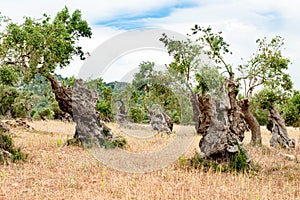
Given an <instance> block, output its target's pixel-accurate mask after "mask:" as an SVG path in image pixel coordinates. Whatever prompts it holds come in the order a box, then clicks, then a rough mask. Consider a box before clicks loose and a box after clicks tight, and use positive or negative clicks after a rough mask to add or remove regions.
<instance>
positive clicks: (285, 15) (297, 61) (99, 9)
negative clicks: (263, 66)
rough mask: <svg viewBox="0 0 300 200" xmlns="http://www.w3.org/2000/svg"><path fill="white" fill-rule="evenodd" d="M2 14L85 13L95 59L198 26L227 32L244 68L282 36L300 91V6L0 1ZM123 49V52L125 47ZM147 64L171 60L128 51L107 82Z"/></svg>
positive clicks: (291, 1)
mask: <svg viewBox="0 0 300 200" xmlns="http://www.w3.org/2000/svg"><path fill="white" fill-rule="evenodd" d="M0 3H1V7H0V12H1V13H2V15H5V16H8V17H10V18H11V19H12V20H14V21H20V22H21V21H22V18H23V16H30V17H33V18H37V19H38V18H41V17H42V14H43V13H47V14H49V15H51V16H53V17H54V16H55V14H56V13H57V12H59V11H60V10H61V9H62V8H64V7H65V6H67V7H68V8H69V10H70V11H74V10H75V9H80V10H81V12H82V15H83V18H84V19H85V20H87V21H88V23H89V25H90V26H91V28H92V32H93V36H92V38H91V39H83V40H81V41H80V44H81V45H82V46H83V49H84V50H85V51H88V52H90V53H91V55H92V56H93V52H95V49H96V48H97V47H99V46H100V47H101V45H103V43H105V42H106V41H110V40H111V38H113V37H118V36H119V35H120V34H123V33H126V32H130V31H136V30H143V29H148V28H157V29H166V30H171V31H175V32H178V33H180V34H183V35H185V34H186V33H191V31H190V29H191V28H192V27H193V26H194V25H195V24H198V25H200V26H209V25H210V26H211V27H212V28H213V30H216V31H222V32H223V35H224V39H225V40H226V41H227V43H229V44H230V50H231V51H232V52H233V55H232V56H230V57H228V58H226V59H227V60H228V62H230V63H232V64H233V66H237V65H238V64H243V63H244V62H245V61H243V60H241V58H243V59H244V60H248V59H249V58H250V57H251V55H252V54H253V53H255V51H256V44H255V41H256V39H258V38H262V37H267V38H272V37H275V36H277V35H279V36H282V37H283V38H284V39H285V46H284V47H285V49H284V50H283V54H284V55H285V56H286V57H288V58H290V60H291V64H290V66H289V74H290V75H291V77H292V80H293V82H294V88H295V89H297V90H300V68H299V65H300V57H299V47H300V35H299V33H300V26H299V23H300V13H299V8H300V1H298V0H288V1H287V0H276V1H274V0H264V1H261V0H151V1H150V0H144V1H141V0H126V1H121V0H110V1H94V0H85V1H82V0H68V1H67V0H65V1H64V0H60V1H55V3H54V1H53V0H52V1H50V0H43V1H37V0H35V1H34V0H26V1H21V0H18V1H16V0H10V1H7V0H0ZM120 48H121V47H120ZM142 61H153V62H155V63H156V64H157V65H161V66H163V65H165V64H167V63H168V62H170V61H171V58H170V57H169V56H168V54H167V53H166V52H164V51H161V50H157V49H138V50H136V51H128V52H125V53H123V54H122V55H120V56H118V57H117V58H116V59H114V60H113V61H112V62H111V63H110V64H109V66H108V67H107V68H105V70H104V72H103V74H102V76H103V77H104V80H105V81H115V80H117V81H119V80H123V79H124V77H128V75H127V73H129V72H131V71H134V70H136V68H137V67H138V65H139V63H141V62H142ZM83 65H84V62H83V61H79V60H78V59H74V61H73V62H72V63H71V65H70V66H68V67H67V68H65V69H63V70H58V71H57V72H58V73H60V74H62V75H64V76H71V75H75V76H78V74H79V73H80V70H81V69H82V66H83Z"/></svg>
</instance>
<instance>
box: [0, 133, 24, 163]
mask: <svg viewBox="0 0 300 200" xmlns="http://www.w3.org/2000/svg"><path fill="white" fill-rule="evenodd" d="M2 141H3V143H2V144H0V148H1V149H3V150H5V151H7V152H9V153H11V155H12V157H11V159H12V161H13V162H15V161H18V160H26V159H27V156H28V155H27V154H24V153H23V152H22V151H21V148H16V147H15V146H14V144H13V142H12V138H11V137H10V136H9V135H7V134H4V133H2Z"/></svg>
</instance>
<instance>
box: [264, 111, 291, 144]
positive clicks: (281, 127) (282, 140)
mask: <svg viewBox="0 0 300 200" xmlns="http://www.w3.org/2000/svg"><path fill="white" fill-rule="evenodd" d="M267 129H268V130H269V131H270V132H271V133H272V138H271V139H270V146H273V147H283V148H287V149H289V148H295V140H294V139H293V138H289V136H288V133H287V130H286V127H285V123H284V120H283V119H282V118H281V116H280V115H279V113H278V112H277V110H276V109H275V107H274V106H271V107H270V108H269V116H268V125H267Z"/></svg>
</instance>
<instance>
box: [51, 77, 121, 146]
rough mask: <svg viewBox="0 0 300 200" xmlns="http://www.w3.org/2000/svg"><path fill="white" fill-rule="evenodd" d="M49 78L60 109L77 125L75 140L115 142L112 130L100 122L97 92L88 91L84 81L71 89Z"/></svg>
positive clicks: (79, 81) (76, 83)
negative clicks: (97, 108)
mask: <svg viewBox="0 0 300 200" xmlns="http://www.w3.org/2000/svg"><path fill="white" fill-rule="evenodd" d="M47 78H48V80H49V81H50V82H51V86H52V90H53V92H54V94H55V99H56V101H57V102H58V105H59V108H60V109H61V110H62V111H63V112H66V113H68V114H70V115H71V117H72V118H73V120H74V122H75V123H76V131H75V134H74V138H78V139H80V141H81V142H86V141H90V140H91V139H95V138H96V139H97V140H99V142H100V144H103V143H105V142H107V141H109V142H112V141H115V138H114V137H113V134H112V132H111V130H110V129H109V128H108V127H107V126H106V125H105V123H104V122H101V121H100V120H99V119H100V115H99V112H98V111H97V110H96V101H97V100H98V93H97V91H95V90H90V89H88V88H87V87H86V86H85V85H84V83H83V81H82V80H76V81H75V85H74V88H73V89H71V88H66V87H63V86H60V84H59V82H58V81H57V79H56V78H55V77H53V76H51V75H48V76H47Z"/></svg>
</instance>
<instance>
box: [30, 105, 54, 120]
mask: <svg viewBox="0 0 300 200" xmlns="http://www.w3.org/2000/svg"><path fill="white" fill-rule="evenodd" d="M32 113H33V117H32V118H33V119H34V120H40V119H43V118H46V119H53V115H54V112H53V110H52V109H50V108H41V109H40V110H38V111H32V112H31V114H32Z"/></svg>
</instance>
